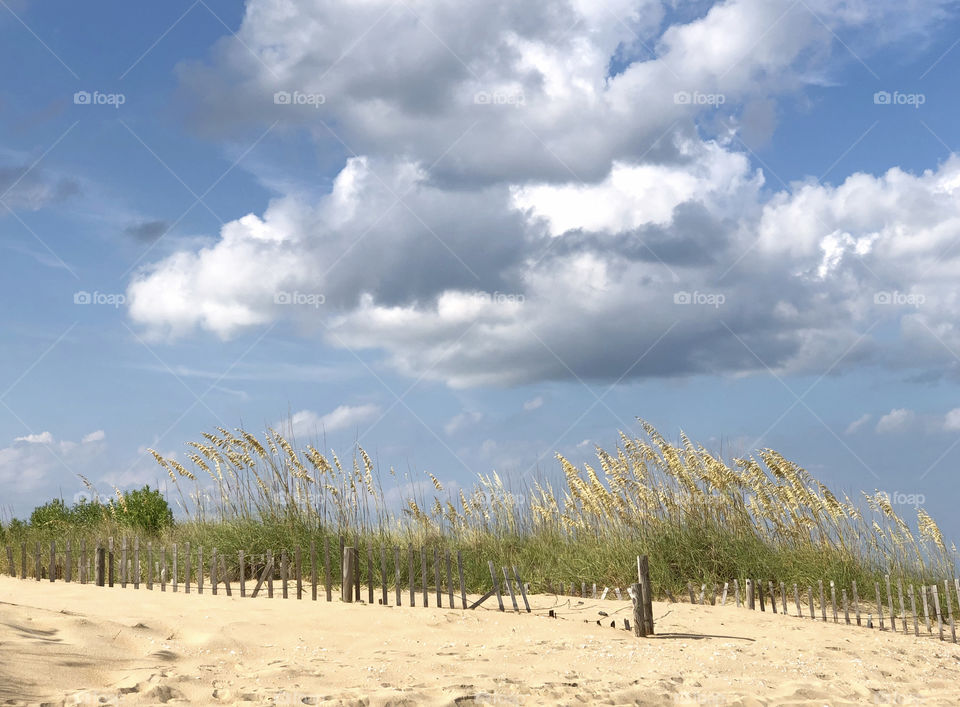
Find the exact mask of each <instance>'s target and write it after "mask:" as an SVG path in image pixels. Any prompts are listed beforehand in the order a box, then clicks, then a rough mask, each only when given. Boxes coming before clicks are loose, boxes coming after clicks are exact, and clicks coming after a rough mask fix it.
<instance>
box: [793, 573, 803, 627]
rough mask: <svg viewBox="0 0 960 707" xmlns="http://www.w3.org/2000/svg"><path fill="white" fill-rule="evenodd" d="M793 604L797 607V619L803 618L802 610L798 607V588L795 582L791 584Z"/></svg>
mask: <svg viewBox="0 0 960 707" xmlns="http://www.w3.org/2000/svg"><path fill="white" fill-rule="evenodd" d="M793 602H794V604H796V605H797V618H800V619H802V618H803V608H802V607H801V606H800V588H799V587H797V584H796V582H794V584H793Z"/></svg>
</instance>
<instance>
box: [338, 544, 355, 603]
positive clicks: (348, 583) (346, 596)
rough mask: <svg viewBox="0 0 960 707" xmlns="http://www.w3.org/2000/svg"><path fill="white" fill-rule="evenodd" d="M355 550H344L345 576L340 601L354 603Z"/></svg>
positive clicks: (342, 579) (348, 548) (342, 581)
mask: <svg viewBox="0 0 960 707" xmlns="http://www.w3.org/2000/svg"><path fill="white" fill-rule="evenodd" d="M353 558H354V554H353V548H352V547H344V548H343V576H342V577H341V578H340V586H341V587H342V589H341V593H340V600H341V601H345V602H347V603H348V604H352V603H353Z"/></svg>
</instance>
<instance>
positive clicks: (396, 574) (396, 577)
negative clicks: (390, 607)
mask: <svg viewBox="0 0 960 707" xmlns="http://www.w3.org/2000/svg"><path fill="white" fill-rule="evenodd" d="M393 582H394V584H395V585H396V586H395V587H394V593H395V594H396V599H397V606H400V595H401V594H402V592H401V591H400V585H401V581H400V548H399V547H394V548H393Z"/></svg>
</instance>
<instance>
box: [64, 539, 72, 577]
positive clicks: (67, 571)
mask: <svg viewBox="0 0 960 707" xmlns="http://www.w3.org/2000/svg"><path fill="white" fill-rule="evenodd" d="M72 550H73V548H72V547H71V546H70V538H67V548H66V550H65V554H64V560H63V581H64V582H69V581H70V580H71V579H73V552H72Z"/></svg>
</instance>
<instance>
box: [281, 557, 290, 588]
mask: <svg viewBox="0 0 960 707" xmlns="http://www.w3.org/2000/svg"><path fill="white" fill-rule="evenodd" d="M289 578H290V565H289V561H288V559H287V551H286V550H281V551H280V583H281V584H282V585H283V586H282V587H280V595H281V596H282V597H283V598H284V599H289V596H288V594H287V580H288V579H289Z"/></svg>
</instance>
